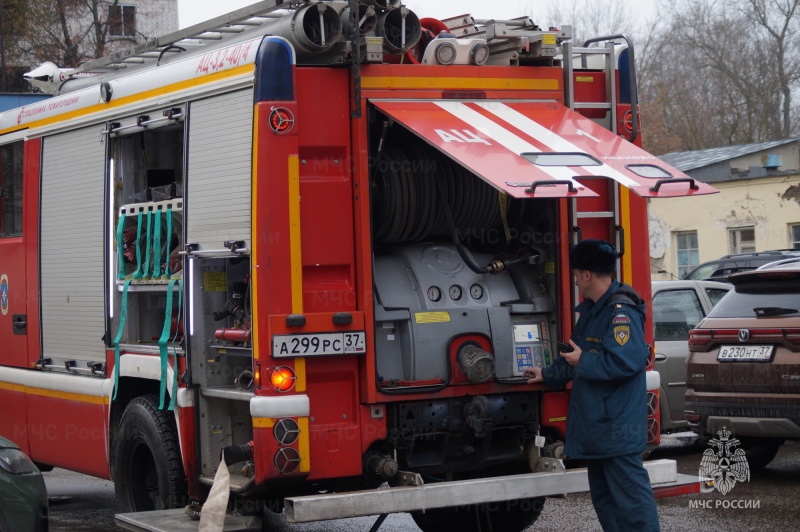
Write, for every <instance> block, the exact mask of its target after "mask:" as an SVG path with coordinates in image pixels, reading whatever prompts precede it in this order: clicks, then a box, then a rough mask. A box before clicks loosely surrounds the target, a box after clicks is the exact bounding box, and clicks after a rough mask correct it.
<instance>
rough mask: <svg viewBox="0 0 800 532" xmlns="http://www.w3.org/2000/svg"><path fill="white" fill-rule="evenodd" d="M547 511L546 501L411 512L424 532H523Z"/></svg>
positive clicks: (530, 500) (534, 500) (542, 499)
mask: <svg viewBox="0 0 800 532" xmlns="http://www.w3.org/2000/svg"><path fill="white" fill-rule="evenodd" d="M543 507H544V498H535V499H520V500H516V501H505V502H496V503H489V504H480V505H472V506H458V507H454V508H437V509H435V510H428V511H426V512H425V513H423V512H412V514H411V517H413V518H414V522H415V523H416V524H417V526H418V527H419V528H420V530H422V531H423V532H440V531H441V530H458V531H459V532H481V531H486V530H496V531H497V530H502V531H503V532H522V531H523V530H525V529H526V528H528V527H529V526H531V525H532V524H533V523H534V522H535V521H536V519H538V518H539V514H540V513H541V512H542V508H543Z"/></svg>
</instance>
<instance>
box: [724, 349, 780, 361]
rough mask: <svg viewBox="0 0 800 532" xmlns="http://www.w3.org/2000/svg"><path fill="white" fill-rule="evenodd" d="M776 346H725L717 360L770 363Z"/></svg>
mask: <svg viewBox="0 0 800 532" xmlns="http://www.w3.org/2000/svg"><path fill="white" fill-rule="evenodd" d="M774 350H775V346H774V345H723V346H722V347H720V348H719V353H718V354H717V360H720V361H726V362H769V361H770V360H772V352H773V351H774Z"/></svg>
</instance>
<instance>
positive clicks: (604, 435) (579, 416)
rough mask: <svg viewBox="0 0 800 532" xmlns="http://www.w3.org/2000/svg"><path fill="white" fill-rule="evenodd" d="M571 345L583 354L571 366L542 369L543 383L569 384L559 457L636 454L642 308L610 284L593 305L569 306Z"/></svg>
mask: <svg viewBox="0 0 800 532" xmlns="http://www.w3.org/2000/svg"><path fill="white" fill-rule="evenodd" d="M575 312H579V313H580V318H579V319H578V322H577V323H576V325H575V329H574V331H573V332H572V341H574V342H575V343H576V344H578V346H580V348H581V350H582V351H583V353H582V354H581V357H580V359H579V360H578V365H577V366H576V367H574V368H573V367H572V366H570V365H569V364H567V362H566V361H565V360H564V359H563V358H562V357H558V358H557V360H556V362H555V363H554V364H553V365H552V366H550V367H547V368H544V369H543V370H542V377H543V378H544V382H545V384H546V385H547V386H548V387H550V388H561V387H563V386H564V385H566V383H567V382H569V381H572V392H571V394H570V400H569V412H568V414H567V438H566V439H567V441H566V445H565V448H564V454H565V455H567V456H568V457H570V458H579V459H590V458H591V459H594V458H609V457H613V456H622V455H626V454H632V453H641V452H643V451H644V450H645V447H646V445H647V390H646V382H645V369H646V366H647V360H648V358H649V349H648V347H647V344H646V343H645V339H644V320H645V304H644V301H643V300H642V299H641V298H640V297H639V295H638V294H637V293H636V292H635V291H634V290H633V288H631V287H630V286H628V285H626V284H621V283H619V282H618V281H616V280H614V281H613V282H612V284H611V286H610V287H609V289H608V291H606V293H605V294H603V296H602V297H601V298H600V299H598V300H597V301H596V302H592V301H591V300H588V299H585V300H584V301H583V302H582V303H581V304H580V305H578V306H577V307H575Z"/></svg>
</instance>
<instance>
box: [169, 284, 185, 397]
mask: <svg viewBox="0 0 800 532" xmlns="http://www.w3.org/2000/svg"><path fill="white" fill-rule="evenodd" d="M182 302H183V279H179V280H178V318H177V320H178V321H177V325H176V327H175V335H174V336H173V337H172V368H173V372H172V374H173V375H174V377H175V378H174V379H172V397H171V398H170V400H169V409H170V410H175V402H176V398H177V397H178V347H177V346H176V345H175V340H176V339H177V338H178V331H179V330H180V323H181V307H182Z"/></svg>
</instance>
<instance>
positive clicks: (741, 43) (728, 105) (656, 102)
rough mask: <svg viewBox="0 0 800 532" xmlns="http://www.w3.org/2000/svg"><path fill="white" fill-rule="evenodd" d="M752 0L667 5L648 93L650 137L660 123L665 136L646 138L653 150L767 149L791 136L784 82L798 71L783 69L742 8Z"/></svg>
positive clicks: (645, 107)
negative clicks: (763, 145) (764, 145)
mask: <svg viewBox="0 0 800 532" xmlns="http://www.w3.org/2000/svg"><path fill="white" fill-rule="evenodd" d="M749 1H750V0H700V1H698V0H678V1H677V2H675V3H672V4H668V5H667V6H666V11H665V16H664V17H663V19H664V22H665V24H664V26H663V27H662V28H660V30H659V32H658V36H657V38H656V40H657V42H658V45H657V47H656V48H657V50H658V53H657V58H656V60H654V62H653V64H652V69H651V70H650V71H649V73H648V76H647V78H646V79H644V80H643V83H642V87H641V95H642V100H641V103H642V115H643V117H644V119H645V120H646V122H645V130H646V131H648V128H649V125H650V124H651V123H654V124H657V126H658V127H657V131H659V133H660V134H661V137H660V138H654V137H653V136H652V134H651V135H649V136H648V137H645V141H646V147H647V148H648V149H650V150H652V151H654V152H656V153H662V152H663V151H673V150H675V149H676V145H677V146H679V147H678V148H677V149H681V150H694V149H702V148H708V147H714V146H723V145H730V144H741V143H750V142H760V141H765V140H772V139H776V138H781V137H783V136H786V135H787V132H790V131H791V130H790V129H786V128H785V127H784V125H785V124H786V123H788V122H784V121H783V120H782V115H781V106H782V102H783V104H785V102H786V101H787V99H786V95H785V93H784V92H783V90H782V83H781V76H783V75H784V74H782V72H783V71H784V67H786V69H788V70H791V68H793V67H791V68H789V67H790V66H791V65H790V64H789V63H788V62H787V61H785V60H784V61H783V65H784V67H781V66H780V65H779V63H781V61H780V59H779V57H780V55H779V54H777V53H776V47H775V41H774V38H773V37H771V36H770V35H769V34H768V32H765V31H761V28H760V27H759V26H758V25H756V24H754V22H753V19H752V17H753V13H752V11H750V10H748V9H744V8H743V7H742V6H744V3H747V2H749ZM754 1H760V0H754ZM764 1H773V0H764ZM774 1H783V0H774ZM792 1H794V0H792ZM733 2H738V4H734V3H733ZM787 46H788V43H787ZM787 79H790V78H788V77H787ZM650 133H653V132H652V131H650ZM648 139H649V141H648Z"/></svg>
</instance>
